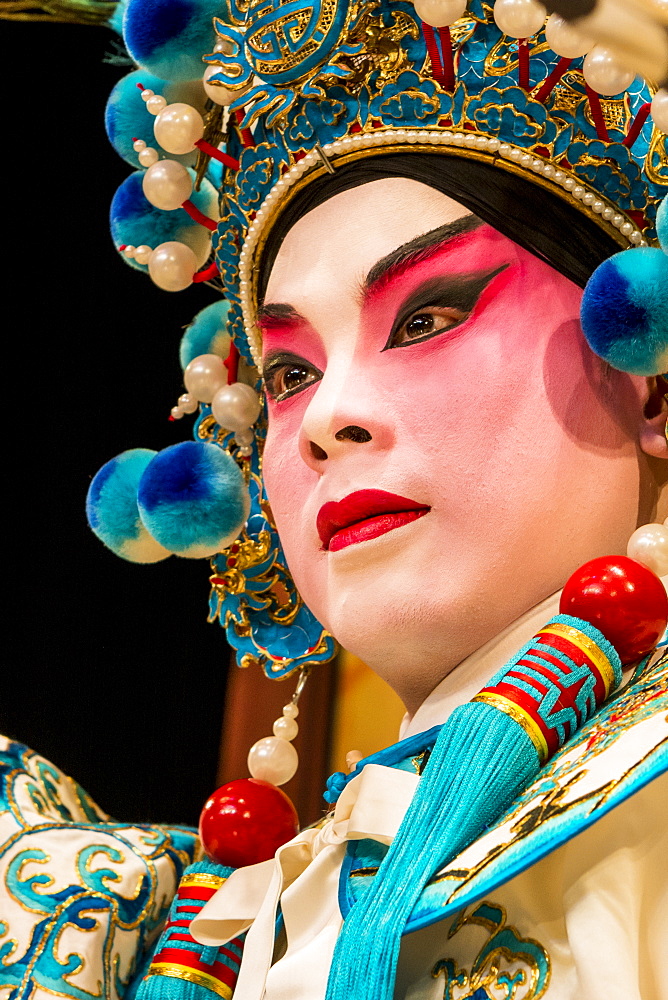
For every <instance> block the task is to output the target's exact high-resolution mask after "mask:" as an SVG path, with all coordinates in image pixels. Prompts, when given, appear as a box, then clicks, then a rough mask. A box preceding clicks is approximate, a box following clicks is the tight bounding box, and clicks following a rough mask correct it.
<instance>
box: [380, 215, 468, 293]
mask: <svg viewBox="0 0 668 1000" xmlns="http://www.w3.org/2000/svg"><path fill="white" fill-rule="evenodd" d="M482 224H483V222H482V219H479V218H478V216H477V215H473V214H469V215H462V217H461V218H459V219H455V221H454V222H448V223H446V224H445V225H444V226H439V227H438V228H437V229H432V230H430V231H429V232H428V233H422V235H421V236H416V237H415V239H413V240H409V241H408V243H403V244H402V245H401V246H400V247H397V249H396V250H393V251H392V252H391V253H388V254H387V256H386V257H381V259H380V260H379V261H377V262H376V263H375V264H374V265H373V267H372V268H371V270H370V271H369V273H368V274H367V276H366V278H365V279H364V285H363V292H364V295H368V294H369V292H370V291H372V289H373V291H376V290H377V288H378V286H379V285H381V284H384V283H385V282H386V281H389V279H390V278H392V277H394V276H395V274H396V273H397V272H400V271H403V270H405V268H407V267H410V266H413V265H414V264H419V263H421V262H422V261H423V260H427V259H428V258H429V257H431V256H432V254H433V253H434V250H435V249H436V248H439V247H441V246H442V245H443V244H445V243H449V242H450V241H451V240H454V239H456V238H457V237H458V236H463V235H464V234H465V233H470V232H472V231H473V230H474V229H478V227H479V226H482Z"/></svg>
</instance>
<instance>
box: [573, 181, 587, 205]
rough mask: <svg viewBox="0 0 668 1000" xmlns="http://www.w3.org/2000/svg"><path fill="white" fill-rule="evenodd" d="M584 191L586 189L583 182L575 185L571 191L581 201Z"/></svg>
mask: <svg viewBox="0 0 668 1000" xmlns="http://www.w3.org/2000/svg"><path fill="white" fill-rule="evenodd" d="M584 193H585V189H584V188H583V187H582V185H581V184H576V185H575V187H574V188H573V190H572V191H571V194H572V195H573V197H574V198H577V200H578V201H580V200H581V199H582V198H583V196H584Z"/></svg>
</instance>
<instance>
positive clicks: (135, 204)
mask: <svg viewBox="0 0 668 1000" xmlns="http://www.w3.org/2000/svg"><path fill="white" fill-rule="evenodd" d="M191 173H192V171H191ZM143 177H144V171H143V170H137V171H136V172H135V173H134V174H130V176H129V177H126V179H125V180H124V181H123V183H122V184H121V186H120V187H119V188H118V190H117V191H116V194H115V195H114V197H113V199H112V202H111V210H110V213H109V224H110V228H111V238H112V239H113V241H114V244H115V245H116V246H117V247H118V246H121V245H123V244H126V245H128V244H132V245H133V246H141V245H142V244H148V246H150V247H153V248H155V247H157V246H158V245H159V244H160V243H165V242H167V241H168V240H179V241H180V242H181V243H185V244H186V246H189V247H190V248H191V250H192V251H193V252H194V254H195V256H196V257H197V266H198V267H201V266H202V265H203V264H204V262H205V261H206V259H207V257H208V256H209V253H210V250H211V234H210V233H209V230H208V229H205V228H204V226H200V225H199V224H198V223H195V222H193V220H192V219H191V218H190V216H189V215H188V213H187V212H185V211H184V210H183V209H182V208H177V209H175V210H174V211H173V212H164V211H162V209H160V208H155V207H154V206H153V205H151V203H150V202H149V201H147V200H146V196H145V195H144V192H143V190H142V179H143ZM190 200H191V201H192V203H193V205H195V206H196V207H197V208H198V209H199V210H200V212H203V213H204V215H208V216H209V218H213V219H216V218H218V200H217V195H216V191H215V188H214V187H213V185H212V184H210V183H209V181H207V180H204V181H202V186H201V188H200V190H199V191H194V190H193V193H192V194H191V196H190ZM121 256H122V257H123V260H125V261H126V262H127V263H128V264H130V265H131V266H132V267H134V268H137V269H138V270H140V271H144V272H148V267H147V266H146V265H145V264H138V263H137V261H136V260H133V259H132V258H129V257H126V256H125V255H124V254H121Z"/></svg>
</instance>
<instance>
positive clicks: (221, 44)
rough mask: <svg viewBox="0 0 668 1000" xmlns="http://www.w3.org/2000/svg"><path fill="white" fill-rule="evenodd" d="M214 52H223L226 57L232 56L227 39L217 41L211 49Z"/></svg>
mask: <svg viewBox="0 0 668 1000" xmlns="http://www.w3.org/2000/svg"><path fill="white" fill-rule="evenodd" d="M213 51H214V52H223V53H224V54H225V55H226V56H231V55H232V43H231V42H230V41H229V40H228V39H227V38H221V39H219V40H218V41H217V42H216V44H215V45H214V47H213Z"/></svg>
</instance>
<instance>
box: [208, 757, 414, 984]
mask: <svg viewBox="0 0 668 1000" xmlns="http://www.w3.org/2000/svg"><path fill="white" fill-rule="evenodd" d="M419 780H420V779H419V777H418V775H417V774H412V773H410V772H408V771H400V770H398V769H396V768H392V767H384V766H383V765H380V764H367V765H366V766H365V767H364V768H363V770H362V772H361V774H359V775H358V776H357V777H355V778H353V779H352V781H349V782H348V784H347V785H346V787H345V788H344V790H343V792H342V793H341V795H340V796H339V799H338V801H337V803H336V808H335V810H334V815H333V816H332V817H331V819H329V820H328V821H327V822H326V823H325V824H324V826H322V827H321V828H320V829H307V830H304V831H303V832H302V833H299V834H297V836H296V837H295V838H294V839H293V840H290V841H289V842H288V843H287V844H284V845H283V847H280V848H279V849H278V851H277V852H276V855H275V856H274V858H273V859H272V860H270V861H263V862H262V863H261V864H257V865H249V866H248V867H246V868H239V869H237V871H235V872H233V874H232V875H230V877H229V878H228V879H227V881H226V882H225V884H224V885H223V886H221V888H220V889H219V890H218V891H217V892H216V894H215V895H214V896H212V898H211V899H210V900H209V902H208V903H206V905H205V906H204V907H202V909H201V911H200V912H199V914H198V915H197V916H196V917H195V918H194V919H193V921H192V923H191V925H190V933H191V934H192V936H193V937H194V938H195V940H196V941H199V942H200V944H204V945H222V944H225V943H226V942H228V941H230V940H231V939H232V938H234V937H237V936H238V935H239V934H241V933H242V932H243V931H245V930H248V928H250V930H248V935H247V937H246V941H245V944H244V952H243V960H242V963H241V969H240V972H239V978H238V980H237V985H236V988H235V991H234V998H235V1000H261V998H262V997H263V996H264V991H265V984H266V982H267V975H268V974H269V970H270V967H271V962H272V956H273V953H274V929H275V924H276V911H277V907H278V903H279V901H281V908H282V913H283V918H284V921H285V932H286V938H287V951H286V953H285V957H287V956H288V955H289V954H290V953H291V952H292V953H294V952H295V951H297V950H299V948H300V947H301V948H304V947H305V946H306V945H307V944H308V941H309V940H312V939H313V938H314V937H315V936H317V934H318V932H319V931H322V930H326V925H329V926H331V929H332V933H331V934H329V935H326V936H327V938H328V940H329V942H330V946H331V947H330V949H329V950H330V952H331V950H333V946H334V943H335V940H336V934H338V930H339V928H340V925H341V921H342V918H341V914H340V912H339V909H338V904H336V907H335V909H336V913H332V912H330V910H332V909H334V907H333V906H330V907H329V910H328V909H327V907H323V898H327V899H329V900H333V901H334V902H335V903H336V900H337V889H338V879H339V873H340V870H341V864H342V863H343V859H344V856H345V852H346V844H347V841H349V840H363V839H367V838H368V839H370V840H376V841H378V842H379V843H381V844H390V843H391V842H392V840H393V839H394V836H395V834H396V832H397V830H398V829H399V826H400V824H401V822H402V820H403V818H404V815H405V813H406V810H407V809H408V806H409V805H410V802H411V799H412V798H413V795H414V793H415V789H416V788H417V785H418V782H419ZM323 888H325V889H327V890H328V891H326V892H325V893H324V894H323ZM329 957H330V958H331V953H330V956H329ZM323 958H324V956H321V958H320V962H319V965H320V967H321V968H322V965H323V963H322V959H323ZM328 969H329V962H326V967H325V968H324V973H325V975H326V973H327V971H328ZM325 982H326V979H325Z"/></svg>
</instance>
